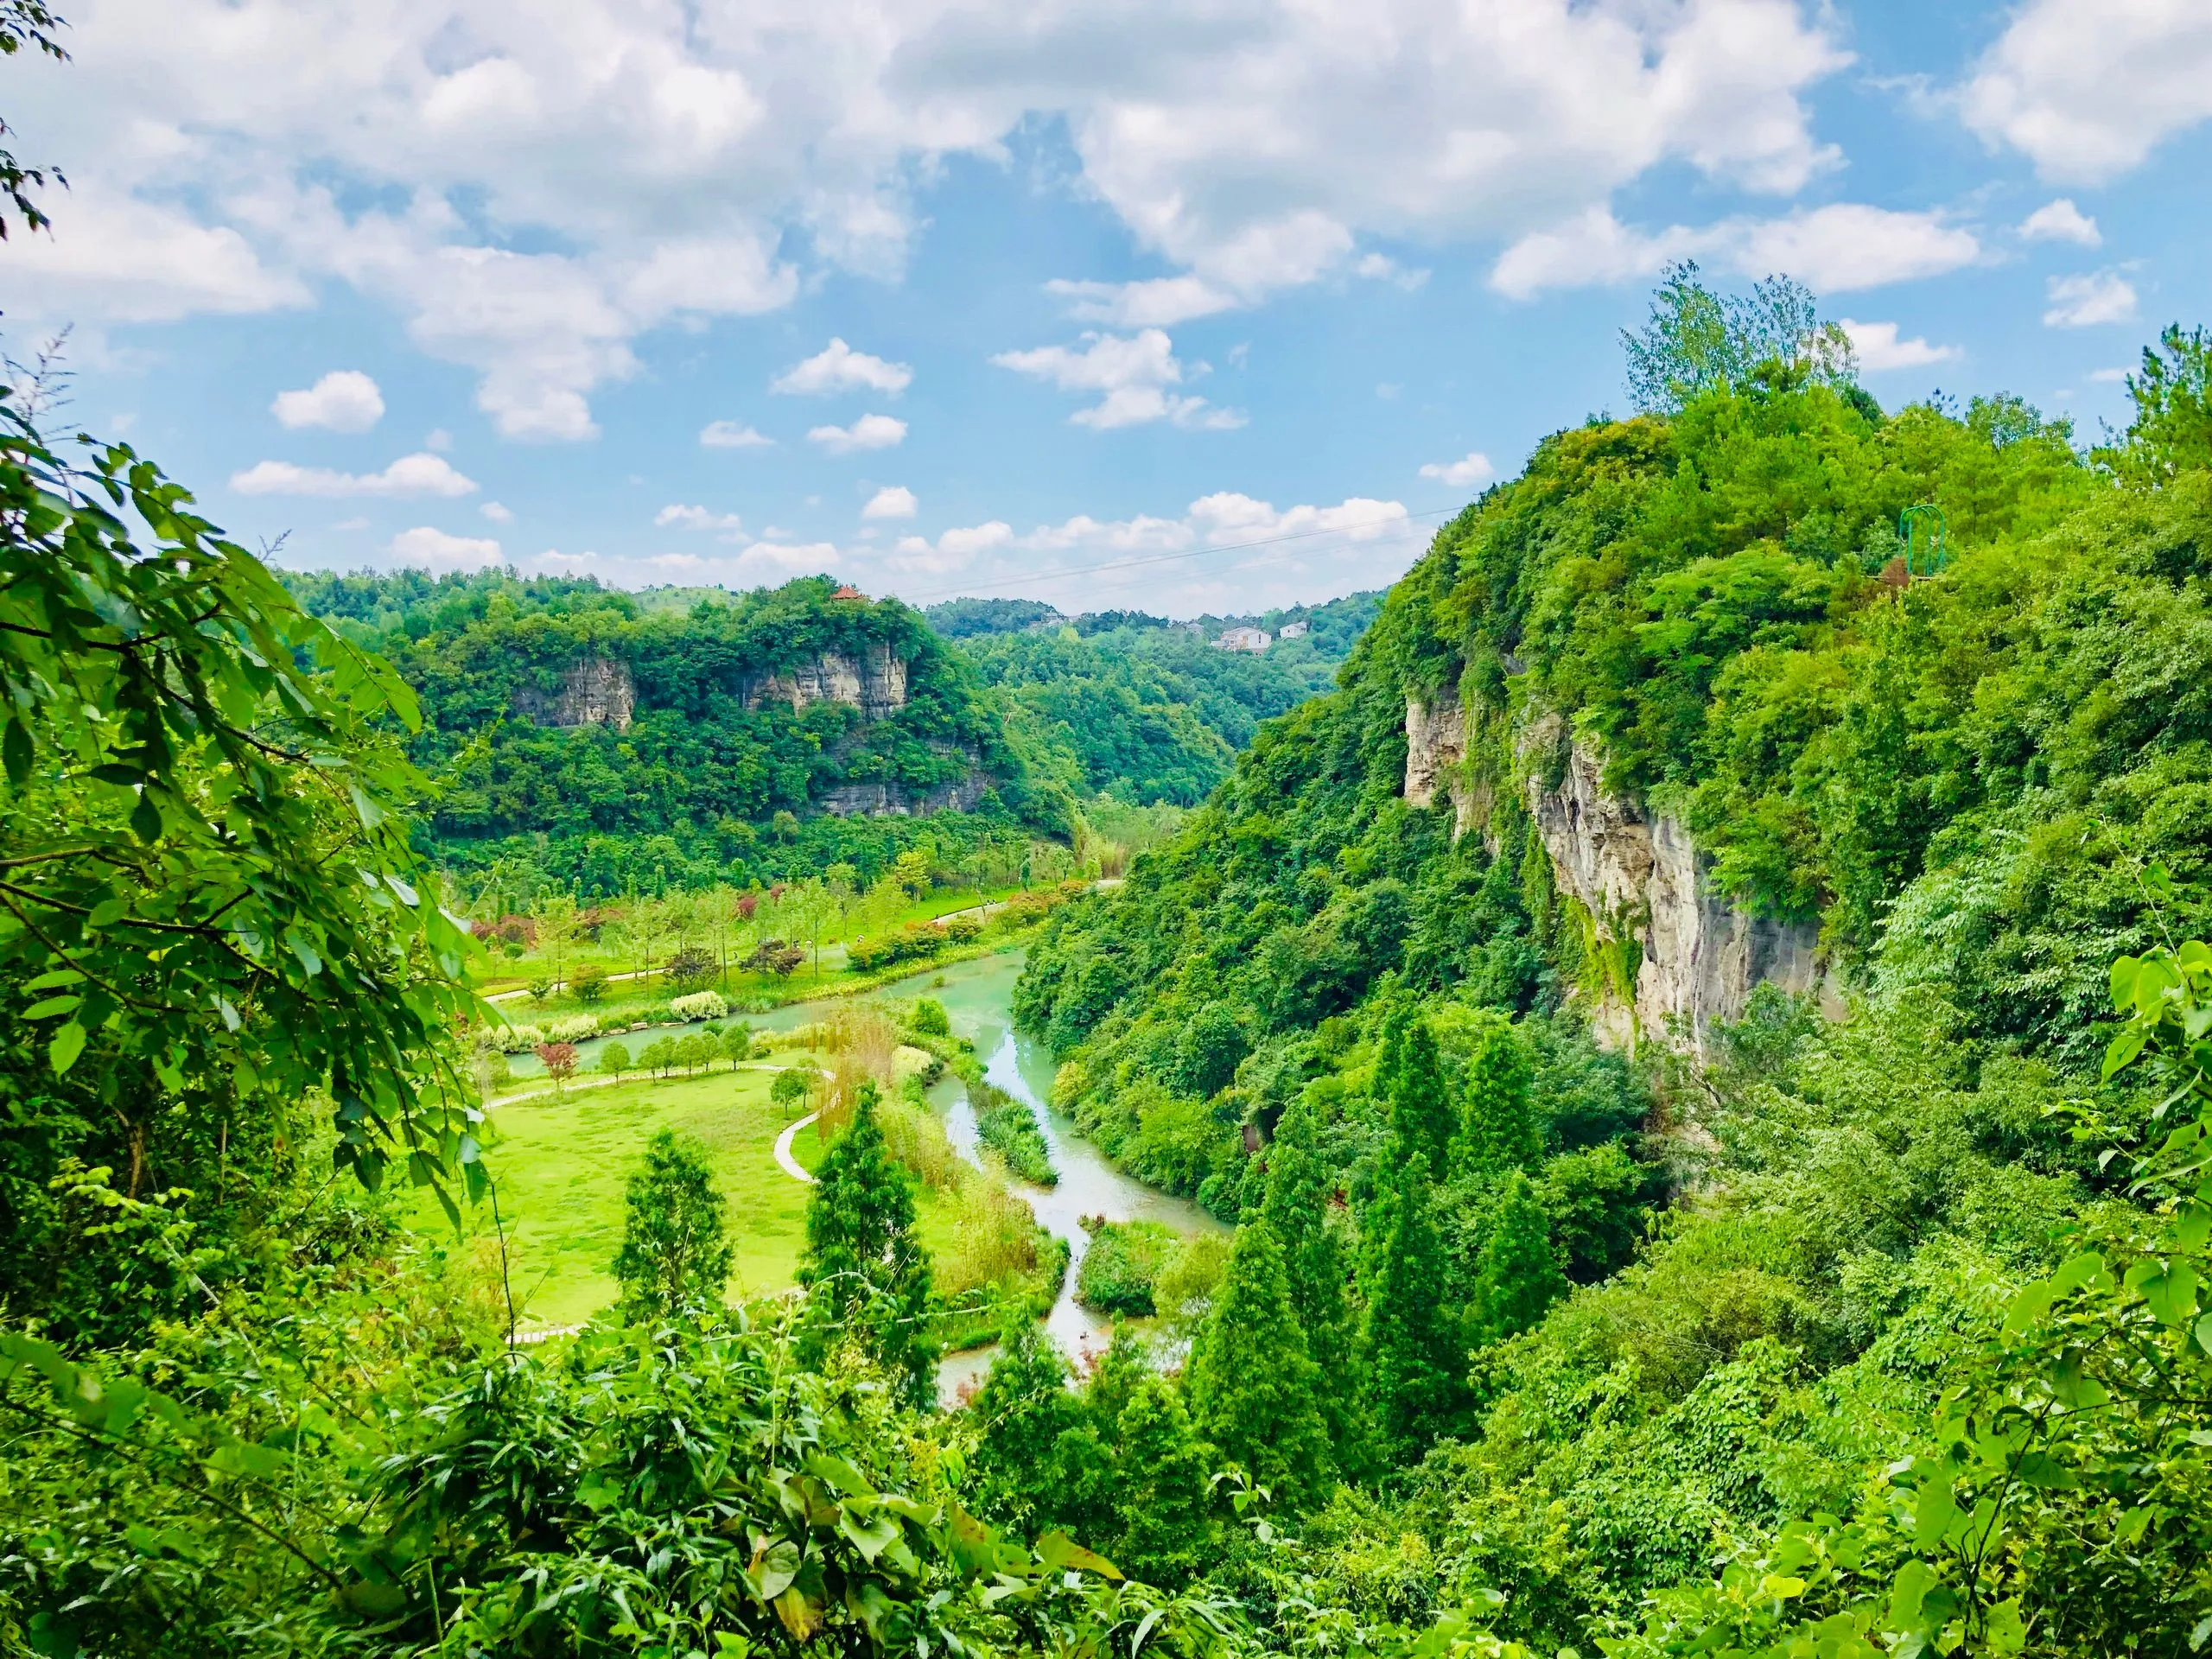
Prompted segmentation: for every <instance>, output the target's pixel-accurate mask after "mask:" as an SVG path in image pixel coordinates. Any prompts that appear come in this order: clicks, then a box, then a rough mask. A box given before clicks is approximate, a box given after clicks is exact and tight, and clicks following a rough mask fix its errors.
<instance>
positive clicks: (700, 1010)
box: [668, 991, 729, 1020]
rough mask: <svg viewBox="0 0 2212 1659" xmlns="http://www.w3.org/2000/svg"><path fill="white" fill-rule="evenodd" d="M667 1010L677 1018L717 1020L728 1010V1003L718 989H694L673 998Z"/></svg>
mask: <svg viewBox="0 0 2212 1659" xmlns="http://www.w3.org/2000/svg"><path fill="white" fill-rule="evenodd" d="M668 1011H669V1012H670V1013H671V1014H674V1015H675V1016H676V1017H677V1019H678V1020H719V1019H721V1018H722V1016H723V1015H725V1014H728V1012H729V1004H728V1002H726V1001H723V1000H722V994H721V992H720V991H694V992H693V993H692V994H691V995H689V996H679V997H677V998H675V999H673V1000H672V1001H671V1002H670V1003H669V1005H668Z"/></svg>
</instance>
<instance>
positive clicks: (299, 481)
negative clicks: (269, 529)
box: [231, 452, 476, 498]
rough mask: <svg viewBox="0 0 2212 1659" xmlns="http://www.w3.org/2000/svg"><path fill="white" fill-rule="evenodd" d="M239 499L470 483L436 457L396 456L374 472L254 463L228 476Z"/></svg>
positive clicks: (408, 491)
mask: <svg viewBox="0 0 2212 1659" xmlns="http://www.w3.org/2000/svg"><path fill="white" fill-rule="evenodd" d="M231 487H232V489H234V490H236V491H237V492H238V493H239V494H240V495H320V496H346V495H382V496H391V497H395V498H401V497H407V496H423V495H442V496H454V495H467V494H469V493H472V492H474V490H475V488H476V481H475V480H474V479H471V478H465V477H463V476H462V475H461V474H459V473H457V472H455V471H454V469H453V467H452V464H451V463H450V462H448V461H447V460H446V459H445V457H444V456H442V455H433V454H429V453H427V452H425V453H423V454H413V455H402V456H401V457H400V458H399V459H398V460H397V461H393V462H392V463H391V466H389V467H385V469H384V470H383V471H382V472H380V473H340V472H333V471H332V470H331V469H330V468H329V467H299V466H295V465H294V464H293V463H292V462H290V461H257V462H256V463H255V464H254V465H253V466H251V467H247V468H246V469H245V471H244V472H242V473H233V474H232V475H231Z"/></svg>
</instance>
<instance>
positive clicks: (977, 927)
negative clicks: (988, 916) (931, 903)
mask: <svg viewBox="0 0 2212 1659" xmlns="http://www.w3.org/2000/svg"><path fill="white" fill-rule="evenodd" d="M982 933H983V918H982V917H980V916H955V917H952V918H950V919H949V920H947V921H946V923H945V925H944V937H945V938H948V939H950V941H951V942H952V943H953V944H968V943H969V941H971V940H974V939H977V938H982Z"/></svg>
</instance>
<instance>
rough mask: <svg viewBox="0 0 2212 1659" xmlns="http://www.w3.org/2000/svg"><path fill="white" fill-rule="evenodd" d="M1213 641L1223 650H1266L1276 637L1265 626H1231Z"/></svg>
mask: <svg viewBox="0 0 2212 1659" xmlns="http://www.w3.org/2000/svg"><path fill="white" fill-rule="evenodd" d="M1213 643H1214V645H1215V646H1216V648H1217V649H1219V650H1222V651H1265V650H1266V649H1267V648H1268V646H1269V645H1272V644H1273V643H1274V639H1273V637H1272V636H1271V635H1269V633H1268V631H1267V630H1266V629H1265V628H1230V629H1227V630H1225V631H1224V632H1223V634H1222V636H1221V638H1219V639H1217V640H1215V641H1214V642H1213Z"/></svg>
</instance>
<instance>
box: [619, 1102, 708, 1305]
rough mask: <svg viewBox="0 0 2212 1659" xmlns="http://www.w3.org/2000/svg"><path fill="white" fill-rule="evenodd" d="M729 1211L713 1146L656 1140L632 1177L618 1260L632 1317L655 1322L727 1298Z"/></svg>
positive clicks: (667, 1134) (684, 1139)
mask: <svg viewBox="0 0 2212 1659" xmlns="http://www.w3.org/2000/svg"><path fill="white" fill-rule="evenodd" d="M725 1207H726V1206H725V1204H724V1201H723V1198H722V1195H721V1192H719V1191H718V1190H716V1188H715V1177H714V1171H713V1169H712V1168H711V1167H710V1166H709V1164H708V1162H707V1149H706V1148H705V1147H703V1146H702V1145H700V1143H699V1142H698V1141H694V1140H692V1139H690V1137H689V1136H683V1135H677V1133H676V1131H675V1130H673V1129H665V1128H664V1129H662V1130H661V1131H660V1132H659V1133H658V1134H657V1135H654V1136H653V1138H652V1141H651V1142H649V1143H648V1144H647V1146H646V1147H645V1161H644V1162H643V1163H642V1164H641V1165H640V1166H639V1168H638V1169H637V1171H636V1172H635V1173H633V1174H632V1176H631V1177H630V1184H629V1190H628V1192H627V1194H626V1214H625V1217H624V1223H623V1228H622V1248H621V1249H620V1251H619V1252H618V1253H617V1254H616V1255H615V1257H614V1276H615V1277H616V1278H617V1279H618V1280H620V1281H621V1283H622V1306H623V1309H624V1313H625V1316H626V1318H627V1319H630V1320H631V1321H632V1323H650V1322H652V1321H653V1320H657V1319H664V1318H666V1317H668V1316H669V1315H671V1314H680V1313H691V1312H695V1311H697V1310H700V1309H703V1308H707V1307H710V1306H714V1305H715V1303H716V1302H718V1301H719V1300H721V1294H722V1286H723V1284H724V1283H725V1282H726V1281H728V1278H729V1269H730V1262H731V1260H732V1257H733V1255H734V1251H733V1249H732V1248H731V1246H730V1244H729V1243H728V1240H727V1239H726V1238H724V1236H723V1235H722V1214H723V1211H724V1209H725Z"/></svg>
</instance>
